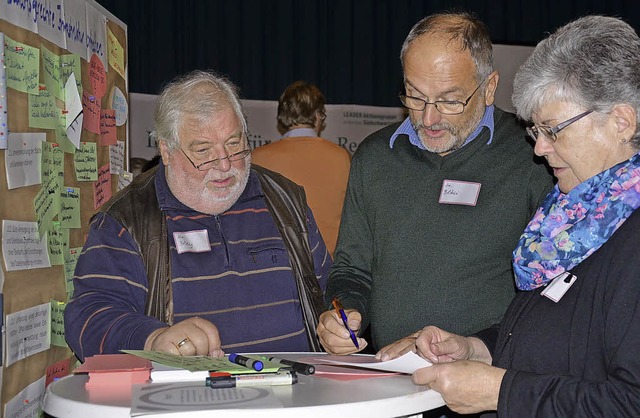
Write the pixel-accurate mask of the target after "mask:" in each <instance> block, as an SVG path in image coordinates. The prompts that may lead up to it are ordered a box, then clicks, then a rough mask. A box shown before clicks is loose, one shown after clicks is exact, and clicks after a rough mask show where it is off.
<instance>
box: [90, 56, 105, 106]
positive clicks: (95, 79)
mask: <svg viewBox="0 0 640 418" xmlns="http://www.w3.org/2000/svg"><path fill="white" fill-rule="evenodd" d="M89 82H90V83H91V90H92V91H93V94H94V95H95V96H96V97H102V96H104V94H105V93H106V92H107V75H106V73H105V71H104V64H103V63H102V60H101V59H100V57H98V56H97V55H96V54H93V55H91V60H90V61H89Z"/></svg>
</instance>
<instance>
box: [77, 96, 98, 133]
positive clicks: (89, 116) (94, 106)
mask: <svg viewBox="0 0 640 418" xmlns="http://www.w3.org/2000/svg"><path fill="white" fill-rule="evenodd" d="M101 111H102V105H101V104H100V99H98V98H97V97H96V96H94V95H93V94H91V93H89V92H88V91H84V92H83V93H82V114H83V119H82V127H83V128H84V129H86V130H87V131H89V132H93V133H94V134H99V133H100V113H101Z"/></svg>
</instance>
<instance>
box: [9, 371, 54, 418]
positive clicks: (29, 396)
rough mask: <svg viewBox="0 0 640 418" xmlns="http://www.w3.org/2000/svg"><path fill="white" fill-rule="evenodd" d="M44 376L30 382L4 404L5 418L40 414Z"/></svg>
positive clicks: (26, 417)
mask: <svg viewBox="0 0 640 418" xmlns="http://www.w3.org/2000/svg"><path fill="white" fill-rule="evenodd" d="M44 388H45V376H42V377H41V378H40V379H38V380H36V381H35V382H33V383H31V384H30V385H29V386H27V387H26V388H24V389H23V390H22V391H20V393H18V394H17V395H16V396H14V397H13V398H12V399H10V400H9V401H8V402H7V403H6V405H5V406H4V415H3V416H4V417H6V418H34V417H38V416H40V413H41V411H42V400H43V398H44Z"/></svg>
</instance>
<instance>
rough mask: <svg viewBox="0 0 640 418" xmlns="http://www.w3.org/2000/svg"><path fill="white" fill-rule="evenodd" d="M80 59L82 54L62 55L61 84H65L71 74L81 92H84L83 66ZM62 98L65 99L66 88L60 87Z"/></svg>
mask: <svg viewBox="0 0 640 418" xmlns="http://www.w3.org/2000/svg"><path fill="white" fill-rule="evenodd" d="M80 65H81V61H80V55H78V54H67V55H61V56H60V82H61V83H60V85H61V86H64V85H65V84H66V83H67V80H69V77H70V76H71V74H73V79H74V80H75V83H76V88H77V89H78V92H79V93H82V67H81V66H80ZM58 99H60V100H65V96H64V89H63V88H62V87H61V88H60V97H58Z"/></svg>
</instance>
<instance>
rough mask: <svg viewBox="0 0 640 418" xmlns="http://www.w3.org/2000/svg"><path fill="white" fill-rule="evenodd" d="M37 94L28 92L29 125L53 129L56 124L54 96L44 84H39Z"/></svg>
mask: <svg viewBox="0 0 640 418" xmlns="http://www.w3.org/2000/svg"><path fill="white" fill-rule="evenodd" d="M39 89H40V91H39V94H37V95H35V94H29V95H28V96H29V109H28V112H29V127H30V128H38V129H55V128H56V126H58V108H57V107H56V98H55V97H54V96H53V94H51V92H50V91H49V90H47V88H46V87H45V85H44V84H40V87H39Z"/></svg>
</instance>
